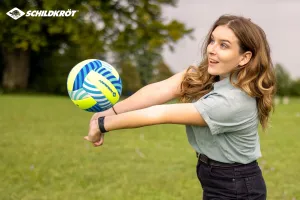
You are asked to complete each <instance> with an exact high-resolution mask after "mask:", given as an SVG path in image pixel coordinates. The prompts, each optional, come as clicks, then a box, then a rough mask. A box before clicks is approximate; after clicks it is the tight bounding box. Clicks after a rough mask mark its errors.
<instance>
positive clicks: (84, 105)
mask: <svg viewBox="0 0 300 200" xmlns="http://www.w3.org/2000/svg"><path fill="white" fill-rule="evenodd" d="M72 101H73V103H74V104H75V105H76V106H78V107H79V108H80V109H83V110H85V109H88V108H91V107H93V106H94V105H95V104H96V103H97V102H96V101H95V100H94V99H93V98H92V97H88V98H85V99H81V100H73V99H72Z"/></svg>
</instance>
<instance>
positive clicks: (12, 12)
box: [6, 8, 25, 20]
mask: <svg viewBox="0 0 300 200" xmlns="http://www.w3.org/2000/svg"><path fill="white" fill-rule="evenodd" d="M6 14H7V15H8V16H10V17H11V18H13V19H14V20H17V19H19V18H20V17H22V16H23V15H25V13H24V12H23V11H22V10H20V9H19V8H13V9H11V10H10V11H8V12H7V13H6Z"/></svg>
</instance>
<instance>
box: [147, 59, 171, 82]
mask: <svg viewBox="0 0 300 200" xmlns="http://www.w3.org/2000/svg"><path fill="white" fill-rule="evenodd" d="M173 74H174V73H173V72H172V71H171V70H170V68H169V66H168V65H167V64H166V63H164V62H163V61H161V62H160V63H159V64H158V65H157V66H155V69H154V71H153V78H152V81H151V82H153V83H155V82H158V81H162V80H165V79H167V78H170V77H171V76H172V75H173Z"/></svg>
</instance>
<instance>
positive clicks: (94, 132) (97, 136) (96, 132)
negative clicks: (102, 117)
mask: <svg viewBox="0 0 300 200" xmlns="http://www.w3.org/2000/svg"><path fill="white" fill-rule="evenodd" d="M84 139H85V140H87V141H90V142H91V143H93V145H94V147H98V146H101V145H102V144H103V142H104V134H103V133H101V131H100V129H99V125H98V118H96V119H91V121H90V126H89V132H88V135H87V136H85V137H84Z"/></svg>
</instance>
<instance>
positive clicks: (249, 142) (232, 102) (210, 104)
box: [186, 77, 261, 164]
mask: <svg viewBox="0 0 300 200" xmlns="http://www.w3.org/2000/svg"><path fill="white" fill-rule="evenodd" d="M193 105H194V106H195V107H196V109H197V110H198V111H199V113H200V114H201V116H202V117H203V119H204V120H205V121H206V123H207V125H208V126H205V127H201V126H190V125H187V126H186V132H187V136H188V140H189V143H190V144H191V145H192V147H193V148H194V149H195V151H197V152H198V153H202V154H205V155H206V156H208V157H209V158H211V159H213V160H217V161H220V162H225V163H233V162H238V163H244V164H246V163H250V162H252V161H254V160H256V159H257V158H259V157H261V151H260V144H259V135H258V124H259V121H258V111H257V107H256V100H255V98H252V97H250V96H248V95H247V94H246V93H245V92H244V91H242V90H241V89H238V88H236V87H234V86H233V85H232V84H231V83H230V80H229V77H227V78H225V79H223V80H221V81H218V82H216V83H214V89H213V90H212V91H211V92H209V93H208V94H206V95H204V96H203V97H201V98H200V99H199V100H198V101H195V102H193Z"/></svg>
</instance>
